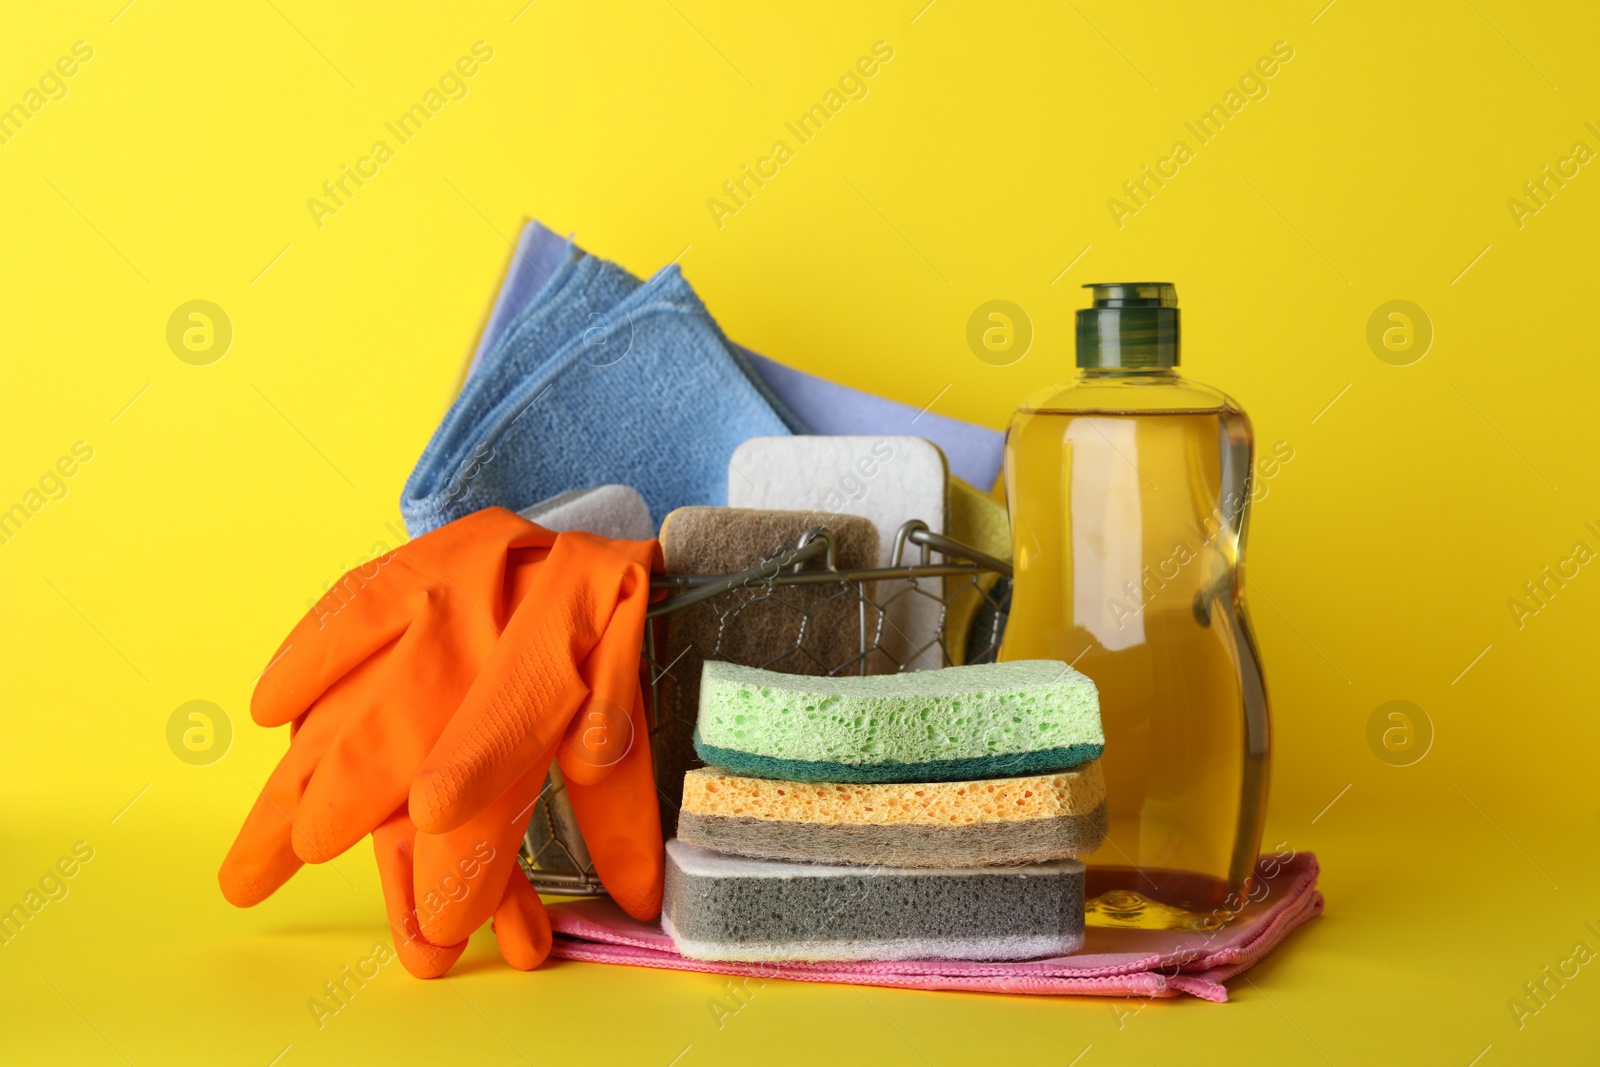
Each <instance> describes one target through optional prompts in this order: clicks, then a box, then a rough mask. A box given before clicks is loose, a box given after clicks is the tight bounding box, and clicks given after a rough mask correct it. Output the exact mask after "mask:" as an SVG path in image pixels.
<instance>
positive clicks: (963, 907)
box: [661, 840, 1084, 960]
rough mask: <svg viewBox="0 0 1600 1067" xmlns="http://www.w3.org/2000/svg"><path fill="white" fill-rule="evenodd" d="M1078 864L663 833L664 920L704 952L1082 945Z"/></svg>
mask: <svg viewBox="0 0 1600 1067" xmlns="http://www.w3.org/2000/svg"><path fill="white" fill-rule="evenodd" d="M1083 886H1084V869H1083V864H1081V863H1079V862H1078V861H1077V860H1070V859H1069V860H1057V861H1056V862H1054V863H1039V864H1032V865H1030V866H1026V867H1010V868H1001V869H994V868H989V869H976V870H955V871H929V870H915V869H908V868H899V867H835V866H823V865H816V864H808V863H781V862H778V861H775V860H754V859H741V858H737V857H733V856H724V855H722V854H720V853H716V852H712V851H710V850H709V849H703V848H697V847H695V846H693V845H689V844H685V843H684V842H682V841H678V840H673V841H669V842H667V867H666V894H665V897H664V899H663V902H662V912H661V926H662V929H663V930H665V931H666V933H667V935H668V936H669V937H671V938H672V940H673V942H674V943H675V944H676V945H677V948H678V951H679V952H681V953H682V954H683V955H685V956H688V957H690V958H691V959H701V960H909V959H967V960H1019V959H1033V958H1037V957H1040V956H1064V955H1067V954H1069V953H1072V952H1076V951H1077V950H1078V949H1079V948H1081V947H1082V946H1083Z"/></svg>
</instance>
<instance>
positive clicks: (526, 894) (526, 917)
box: [494, 869, 550, 971]
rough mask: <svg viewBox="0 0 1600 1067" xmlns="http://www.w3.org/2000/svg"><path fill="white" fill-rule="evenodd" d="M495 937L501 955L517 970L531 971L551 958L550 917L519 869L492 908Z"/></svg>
mask: <svg viewBox="0 0 1600 1067" xmlns="http://www.w3.org/2000/svg"><path fill="white" fill-rule="evenodd" d="M494 938H495V941H497V942H498V943H499V945H500V955H501V956H502V957H503V958H504V959H505V961H506V962H507V963H509V964H511V966H513V967H515V968H516V969H517V970H519V971H531V970H533V969H534V968H535V967H537V966H539V964H541V963H543V962H544V961H545V957H547V956H549V955H550V916H549V914H548V913H547V912H546V911H545V910H544V902H543V901H542V900H540V899H539V894H538V893H535V892H534V891H533V886H531V885H529V884H528V880H527V879H526V878H524V877H523V875H522V871H521V870H520V869H519V870H517V871H516V872H515V873H513V874H512V876H511V878H510V880H509V881H507V882H506V895H505V896H504V897H502V898H501V900H500V906H499V907H498V908H496V909H494Z"/></svg>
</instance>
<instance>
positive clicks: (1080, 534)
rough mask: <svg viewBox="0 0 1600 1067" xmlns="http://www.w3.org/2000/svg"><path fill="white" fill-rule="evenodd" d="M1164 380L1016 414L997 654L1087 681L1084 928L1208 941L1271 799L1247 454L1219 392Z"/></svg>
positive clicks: (1234, 901)
mask: <svg viewBox="0 0 1600 1067" xmlns="http://www.w3.org/2000/svg"><path fill="white" fill-rule="evenodd" d="M1167 380H1168V381H1171V382H1172V383H1173V386H1174V388H1173V389H1172V390H1170V393H1171V395H1170V396H1168V397H1165V398H1162V397H1160V395H1159V390H1158V391H1156V392H1151V391H1149V390H1143V391H1141V392H1140V393H1139V394H1137V395H1135V396H1134V397H1133V398H1132V399H1134V400H1137V401H1138V403H1137V405H1133V404H1130V406H1129V407H1128V408H1125V409H1123V410H1115V409H1109V408H1108V409H1100V410H1097V409H1094V408H1085V407H1081V406H1078V404H1079V403H1081V402H1082V400H1083V399H1084V398H1090V399H1114V396H1113V394H1115V393H1116V392H1120V390H1115V389H1110V388H1096V387H1091V388H1090V389H1089V390H1082V389H1079V390H1072V391H1068V392H1063V393H1059V394H1056V395H1055V396H1054V397H1053V398H1049V399H1046V400H1045V401H1044V402H1043V403H1042V404H1039V405H1030V406H1028V407H1024V408H1023V409H1022V410H1021V411H1019V412H1018V413H1017V415H1016V417H1015V418H1014V419H1013V421H1012V424H1011V428H1010V431H1009V433H1008V435H1007V441H1006V484H1007V496H1008V498H1009V502H1010V508H1011V524H1012V532H1013V534H1012V535H1013V541H1014V546H1013V547H1014V566H1015V569H1016V581H1015V588H1014V590H1013V592H1012V602H1011V610H1010V615H1009V617H1008V619H1007V623H1006V632H1005V640H1004V645H1003V647H1002V649H1001V652H1000V658H1001V659H1003V660H1018V659H1060V660H1065V661H1066V662H1068V663H1071V664H1073V665H1074V666H1075V667H1076V668H1077V669H1078V670H1080V671H1082V672H1083V673H1084V674H1086V675H1088V676H1089V677H1090V678H1091V679H1092V680H1093V681H1094V682H1095V684H1096V686H1097V687H1098V688H1099V691H1100V712H1101V718H1102V721H1103V723H1104V727H1105V735H1106V745H1105V754H1104V755H1103V756H1102V758H1101V763H1102V766H1103V768H1104V771H1105V775H1106V793H1107V801H1108V806H1109V809H1110V816H1111V827H1110V834H1109V836H1108V837H1107V839H1106V842H1105V844H1103V845H1102V846H1101V847H1100V849H1099V850H1098V851H1097V852H1095V854H1094V855H1093V856H1091V857H1090V858H1089V859H1088V861H1087V862H1088V865H1089V885H1088V893H1089V896H1090V897H1091V898H1092V899H1091V900H1090V902H1089V906H1088V921H1089V922H1090V924H1091V925H1112V926H1136V927H1145V928H1152V927H1158V928H1190V929H1207V928H1212V927H1214V926H1217V925H1221V924H1222V923H1225V922H1226V921H1227V919H1228V918H1229V917H1230V914H1231V912H1233V911H1236V910H1237V909H1238V908H1239V907H1242V900H1243V893H1244V892H1245V891H1246V883H1247V880H1248V878H1249V876H1250V874H1251V872H1252V871H1253V870H1254V866H1255V861H1256V853H1257V850H1258V849H1259V847H1260V840H1261V827H1262V818H1263V814H1264V809H1265V804H1266V786H1267V781H1266V767H1267V747H1268V739H1267V708H1266V695H1265V690H1264V687H1263V684H1262V679H1261V670H1260V664H1259V661H1258V659H1257V656H1256V651H1255V642H1254V640H1253V639H1252V638H1251V636H1250V630H1249V626H1248V622H1247V619H1246V616H1245V614H1244V608H1243V604H1242V603H1241V602H1240V599H1239V596H1240V587H1241V586H1242V582H1243V579H1242V576H1241V574H1240V571H1239V552H1240V546H1241V541H1242V536H1243V529H1244V521H1245V514H1246V507H1245V505H1246V503H1247V499H1248V493H1249V481H1248V476H1249V471H1250V465H1251V462H1252V445H1251V435H1250V428H1249V423H1248V421H1247V420H1246V419H1245V417H1244V415H1243V413H1242V412H1240V411H1238V410H1236V409H1235V408H1234V407H1233V406H1232V405H1231V402H1229V401H1228V400H1227V398H1226V397H1225V396H1223V395H1222V394H1221V393H1217V392H1215V391H1214V390H1210V389H1207V388H1206V387H1204V386H1198V385H1195V384H1193V383H1189V382H1182V381H1181V380H1175V379H1174V378H1173V376H1169V377H1168V379H1167ZM1052 400H1053V401H1054V402H1055V403H1052ZM1196 401H1198V404H1197V403H1196ZM1152 402H1153V403H1154V406H1155V407H1156V410H1150V409H1149V407H1150V406H1151V405H1152ZM1162 403H1165V404H1174V403H1177V404H1182V405H1183V406H1180V407H1168V408H1165V409H1162V408H1160V405H1161V404H1162ZM1057 405H1059V406H1057Z"/></svg>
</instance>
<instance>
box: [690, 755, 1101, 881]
mask: <svg viewBox="0 0 1600 1067" xmlns="http://www.w3.org/2000/svg"><path fill="white" fill-rule="evenodd" d="M1105 834H1106V790H1105V779H1104V777H1103V776H1102V774H1101V771H1100V764H1099V763H1098V762H1091V763H1086V764H1084V765H1083V766H1081V767H1079V768H1077V769H1075V770H1072V771H1065V772H1062V773H1060V774H1042V775H1034V776H1030V777H1026V778H1000V779H993V780H989V781H976V782H928V783H909V784H887V785H879V784H870V785H869V784H849V785H846V784H839V783H828V782H786V781H779V780H776V779H769V778H744V777H739V776H737V775H732V774H729V773H727V772H726V771H722V770H718V769H717V768H714V767H705V768H702V769H700V770H694V771H690V772H689V773H688V776H687V777H686V778H685V780H684V786H683V809H682V811H681V812H680V813H679V816H678V837H679V838H681V839H682V840H683V841H685V842H687V843H689V844H692V845H699V846H701V847H704V848H710V849H714V850H716V851H718V852H727V853H732V854H734V855H741V856H756V857H761V858H768V859H787V860H802V861H806V862H811V863H844V864H857V863H867V864H879V865H884V866H891V867H984V866H996V865H1002V864H1017V863H1038V862H1042V861H1046V860H1055V859H1063V858H1067V857H1076V856H1083V855H1087V854H1089V853H1090V852H1093V851H1094V850H1095V849H1096V848H1098V847H1099V845H1100V842H1101V841H1102V840H1103V839H1104V837H1105Z"/></svg>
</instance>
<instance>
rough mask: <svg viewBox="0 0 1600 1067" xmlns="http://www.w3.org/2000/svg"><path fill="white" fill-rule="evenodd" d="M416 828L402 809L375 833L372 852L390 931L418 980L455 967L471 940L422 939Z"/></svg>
mask: <svg viewBox="0 0 1600 1067" xmlns="http://www.w3.org/2000/svg"><path fill="white" fill-rule="evenodd" d="M416 833H417V830H416V827H415V826H413V825H412V823H411V819H410V817H409V816H408V815H406V812H405V809H404V808H401V809H400V810H399V811H396V812H395V813H394V814H393V815H392V816H390V817H389V818H388V819H386V820H385V821H384V822H383V824H382V825H381V826H379V827H378V828H377V829H376V830H374V831H373V832H372V850H373V852H374V853H375V854H376V856H377V860H378V878H379V880H380V881H381V882H382V883H383V905H384V910H385V911H386V912H387V913H388V918H389V931H390V933H392V934H393V935H394V948H395V952H396V954H397V955H399V957H400V963H401V964H402V965H403V966H404V967H405V969H406V970H408V971H410V972H411V973H412V974H414V975H416V976H417V977H418V978H438V977H439V976H440V975H443V974H444V973H445V972H446V971H448V970H449V969H450V968H451V967H453V966H455V962H456V960H457V959H459V958H460V957H461V953H462V952H464V951H466V948H467V940H466V938H461V939H460V940H459V941H458V942H456V943H453V944H446V945H437V944H434V943H432V942H430V941H428V940H427V939H426V938H424V937H423V936H422V933H421V930H420V929H419V926H418V922H417V906H416V900H415V898H414V897H413V896H412V890H411V880H412V863H413V854H412V849H413V844H414V840H415V837H416Z"/></svg>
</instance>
